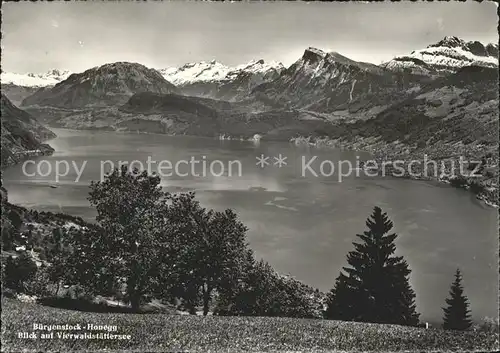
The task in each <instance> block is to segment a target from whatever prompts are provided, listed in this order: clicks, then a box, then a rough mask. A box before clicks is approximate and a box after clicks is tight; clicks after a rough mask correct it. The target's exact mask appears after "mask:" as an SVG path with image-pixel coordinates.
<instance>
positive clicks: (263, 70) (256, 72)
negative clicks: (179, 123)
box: [159, 59, 285, 100]
mask: <svg viewBox="0 0 500 353" xmlns="http://www.w3.org/2000/svg"><path fill="white" fill-rule="evenodd" d="M284 70H285V67H284V66H283V64H281V63H279V62H265V61H264V60H262V59H261V60H252V61H250V62H248V63H246V64H243V65H238V66H236V67H229V66H226V65H224V64H222V63H220V62H218V61H216V60H212V61H209V62H207V61H201V62H196V63H188V64H185V65H183V66H181V67H178V68H176V67H171V68H166V69H160V70H159V71H160V73H161V74H162V75H163V77H165V79H166V80H167V81H169V82H172V83H173V84H175V85H176V86H178V87H179V88H180V90H181V92H182V93H184V94H186V95H193V96H201V97H209V98H217V99H225V100H235V99H237V98H242V97H243V96H244V95H246V94H248V93H249V92H250V91H251V89H252V88H254V87H256V86H258V85H259V84H262V83H264V82H268V81H272V80H274V79H275V78H277V77H278V76H279V75H280V74H281V73H282V72H283V71H284Z"/></svg>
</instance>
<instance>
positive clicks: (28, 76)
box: [1, 69, 71, 87]
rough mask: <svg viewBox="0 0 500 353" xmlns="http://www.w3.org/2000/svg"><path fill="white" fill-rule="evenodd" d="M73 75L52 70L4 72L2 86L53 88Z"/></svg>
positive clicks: (63, 71)
mask: <svg viewBox="0 0 500 353" xmlns="http://www.w3.org/2000/svg"><path fill="white" fill-rule="evenodd" d="M70 75H71V72H70V71H68V70H59V69H52V70H49V71H47V72H45V73H38V74H37V73H25V74H18V73H14V72H2V76H1V80H2V84H14V85H16V86H23V87H46V86H53V85H55V84H57V83H59V82H61V81H63V80H65V79H67V78H68V77H69V76H70Z"/></svg>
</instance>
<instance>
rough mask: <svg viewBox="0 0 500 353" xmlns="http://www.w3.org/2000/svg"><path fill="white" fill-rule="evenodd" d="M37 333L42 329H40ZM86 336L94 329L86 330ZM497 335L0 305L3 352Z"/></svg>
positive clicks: (264, 347) (412, 347) (340, 345)
mask: <svg viewBox="0 0 500 353" xmlns="http://www.w3.org/2000/svg"><path fill="white" fill-rule="evenodd" d="M34 323H39V324H50V325H53V324H78V323H79V324H80V325H85V326H86V324H87V323H91V324H94V325H99V324H101V325H104V324H107V325H116V326H117V327H118V330H117V332H115V333H118V334H130V335H131V339H130V340H125V341H123V340H71V339H69V340H68V339H66V340H63V339H58V338H54V339H40V338H38V339H20V338H17V337H16V334H17V332H30V331H32V328H33V324H34ZM38 332H39V333H40V331H38ZM87 332H89V331H87ZM498 345H499V342H498V334H494V333H486V332H472V331H470V332H456V331H444V330H441V329H433V328H431V329H424V328H414V327H405V326H397V325H380V324H366V323H354V322H342V321H330V320H317V319H292V318H277V317H217V316H207V317H202V316H189V315H167V314H123V313H89V312H81V311H71V310H64V309H57V308H52V307H46V306H42V305H39V304H33V303H22V302H19V301H17V300H14V299H7V298H5V299H3V300H2V351H4V352H20V351H44V352H46V351H60V352H69V351H100V350H104V349H106V352H110V351H111V352H112V351H124V350H126V351H141V352H144V351H148V352H151V351H158V352H160V351H161V352H165V351H175V352H181V351H190V352H243V351H246V352H248V351H252V352H269V351H288V352H290V351H293V352H297V351H301V352H320V351H332V350H336V351H356V352H359V351H378V352H380V351H384V352H388V351H390V352H393V351H424V350H425V351H464V350H465V351H491V350H498V348H499V347H498Z"/></svg>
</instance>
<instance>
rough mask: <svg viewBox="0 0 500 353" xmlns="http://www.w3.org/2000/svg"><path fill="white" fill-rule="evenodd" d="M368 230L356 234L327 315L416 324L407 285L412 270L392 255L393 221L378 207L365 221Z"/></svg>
mask: <svg viewBox="0 0 500 353" xmlns="http://www.w3.org/2000/svg"><path fill="white" fill-rule="evenodd" d="M366 226H367V227H368V230H367V231H365V232H364V233H363V234H358V235H357V237H358V238H359V239H360V240H361V242H355V243H353V244H354V250H353V251H351V252H349V254H348V255H347V263H348V264H349V266H350V267H344V268H343V269H344V271H345V273H343V272H341V273H340V275H339V277H338V278H337V280H336V283H335V287H334V288H333V289H332V291H331V292H330V296H329V300H328V308H327V310H326V313H325V314H326V317H327V318H329V319H337V320H352V321H363V322H378V323H389V324H401V325H417V324H418V316H419V314H418V313H417V312H416V305H415V293H414V291H413V289H412V288H411V286H410V284H409V279H408V277H409V275H410V272H411V270H410V269H409V267H408V263H407V262H406V261H405V260H404V259H403V257H402V256H395V255H394V253H395V251H396V245H395V244H394V241H395V239H396V237H397V234H395V233H389V232H390V231H391V229H392V228H393V223H392V221H390V220H389V218H388V217H387V214H386V213H383V212H382V210H381V209H380V207H375V208H374V211H373V214H372V215H371V216H370V218H368V219H367V221H366Z"/></svg>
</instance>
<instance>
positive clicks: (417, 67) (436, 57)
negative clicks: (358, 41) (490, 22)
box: [382, 36, 498, 75]
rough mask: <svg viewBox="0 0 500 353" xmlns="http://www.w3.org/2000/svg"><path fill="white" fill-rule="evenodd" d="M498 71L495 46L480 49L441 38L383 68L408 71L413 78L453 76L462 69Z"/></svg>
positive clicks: (480, 46)
mask: <svg viewBox="0 0 500 353" xmlns="http://www.w3.org/2000/svg"><path fill="white" fill-rule="evenodd" d="M473 65H474V66H484V67H498V45H496V44H488V45H486V46H485V45H483V44H482V43H481V42H478V41H470V42H466V41H464V40H463V39H460V38H458V37H453V36H447V37H444V38H443V39H442V40H440V41H438V42H437V43H435V44H431V45H428V46H427V48H425V49H420V50H414V51H412V52H411V53H410V54H409V55H403V56H397V57H395V58H394V59H392V60H391V61H389V62H386V63H384V64H382V66H383V67H385V68H387V69H389V70H395V71H400V70H405V69H408V70H410V71H412V72H413V73H416V74H424V75H428V74H442V73H451V72H455V71H457V70H458V69H460V68H462V67H464V66H473Z"/></svg>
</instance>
